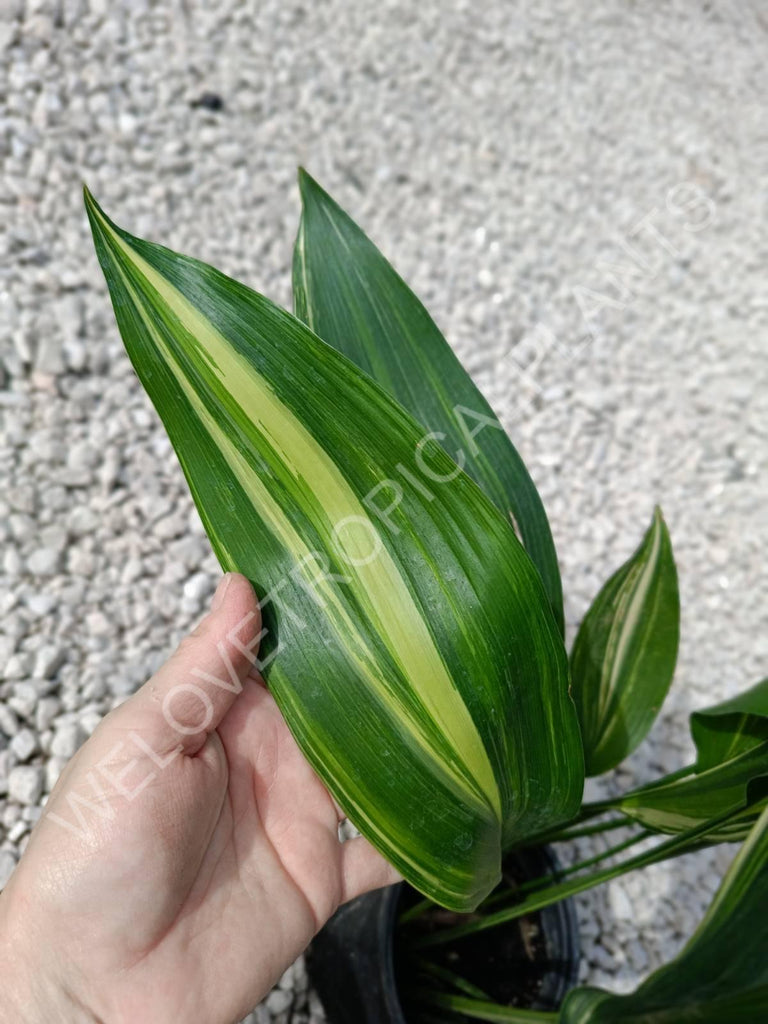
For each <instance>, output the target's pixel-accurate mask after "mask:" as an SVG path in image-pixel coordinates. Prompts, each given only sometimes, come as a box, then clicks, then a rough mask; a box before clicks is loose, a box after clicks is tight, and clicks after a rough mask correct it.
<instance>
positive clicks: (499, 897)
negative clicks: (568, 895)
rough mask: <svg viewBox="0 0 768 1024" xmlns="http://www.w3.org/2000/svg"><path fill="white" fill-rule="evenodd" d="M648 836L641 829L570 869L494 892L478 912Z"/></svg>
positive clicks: (619, 851)
mask: <svg viewBox="0 0 768 1024" xmlns="http://www.w3.org/2000/svg"><path fill="white" fill-rule="evenodd" d="M650 835H653V833H652V832H650V831H649V830H648V829H642V830H641V831H640V832H638V833H636V834H635V835H633V836H630V837H629V838H628V839H624V840H623V841H622V842H620V843H617V844H616V845H615V846H611V847H609V848H608V849H607V850H603V851H602V853H598V854H595V856H593V857H589V858H588V859H587V860H581V861H578V863H576V864H571V866H570V867H567V868H561V869H560V870H559V871H556V872H553V874H551V875H540V876H539V877H538V878H530V879H529V880H528V881H527V882H523V883H522V885H519V886H518V887H517V888H516V889H503V890H501V891H499V892H495V893H493V894H492V895H491V896H488V897H487V898H486V899H484V900H483V902H482V903H481V904H480V906H479V907H478V910H481V911H482V910H486V909H487V908H488V907H495V906H498V905H499V904H500V903H504V902H505V901H506V900H509V899H510V898H512V899H514V898H516V897H517V896H520V895H523V894H524V893H530V892H538V891H539V890H540V889H542V888H545V887H549V886H550V885H551V884H553V883H555V882H560V881H562V879H564V878H567V877H568V876H569V875H573V874H575V873H576V872H577V871H583V870H584V868H591V867H592V866H593V865H594V864H599V863H600V861H601V860H606V859H607V858H608V857H614V856H616V854H618V853H623V852H624V850H627V849H629V847H630V846H634V845H635V843H639V842H640V840H641V839H647V838H648V836H650Z"/></svg>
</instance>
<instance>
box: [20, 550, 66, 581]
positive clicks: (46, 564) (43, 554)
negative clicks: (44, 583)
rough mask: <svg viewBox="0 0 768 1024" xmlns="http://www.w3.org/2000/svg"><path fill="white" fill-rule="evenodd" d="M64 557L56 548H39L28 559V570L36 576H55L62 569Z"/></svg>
mask: <svg viewBox="0 0 768 1024" xmlns="http://www.w3.org/2000/svg"><path fill="white" fill-rule="evenodd" d="M62 555H63V552H62V551H60V550H57V549H56V548H37V550H36V551H33V552H32V554H31V555H30V556H29V558H28V559H27V569H28V570H29V572H31V573H33V574H34V575H36V576H53V575H54V574H55V573H57V572H58V571H59V569H60V568H61V561H62Z"/></svg>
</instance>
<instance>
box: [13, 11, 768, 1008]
mask: <svg viewBox="0 0 768 1024" xmlns="http://www.w3.org/2000/svg"><path fill="white" fill-rule="evenodd" d="M255 11H257V12H258V13H254V12H255ZM767 26H768V22H767V21H766V19H765V16H764V14H763V13H762V10H761V8H760V6H759V0H751V2H739V3H736V2H735V0H734V2H732V3H725V2H723V3H719V4H707V3H704V2H703V0H675V2H674V3H667V4H658V3H648V4H639V5H627V4H626V3H625V2H624V0H596V2H595V3H593V4H589V5H585V4H583V3H580V2H578V0H557V2H552V0H547V2H544V3H539V4H526V3H519V4H516V5H511V4H507V3H503V2H501V0H497V2H493V3H491V4H488V5H485V6H484V7H483V8H482V9H478V8H477V5H476V4H472V3H470V2H469V0H457V2H454V3H451V4H448V5H446V4H439V3H437V2H435V0H431V2H426V3H422V4H419V5H418V7H414V6H413V5H412V4H411V3H409V2H407V0H402V2H391V0H384V2H382V0H377V2H376V3H371V2H368V0H358V2H354V3H353V2H351V0H349V2H342V0H334V2H330V3H326V4H298V3H294V2H288V3H285V2H278V0H265V2H262V3H260V4H258V5H251V4H243V3H238V2H234V0H221V2H219V3H217V4H214V5H210V4H203V3H201V2H200V0H188V2H186V3H174V4H164V5H160V4H157V3H154V2H149V0H122V2H118V0H115V2H113V3H109V4H108V3H106V0H90V2H86V0H59V2H54V0H26V2H25V0H5V4H4V6H3V14H2V18H0V161H1V162H2V172H1V177H2V181H1V182H0V211H1V212H0V355H1V357H2V358H1V359H0V416H2V428H1V429H2V434H1V435H0V545H1V557H0V569H1V570H2V577H1V578H0V579H1V583H0V672H1V673H2V680H3V681H2V682H1V683H0V885H2V884H4V881H5V880H6V879H7V877H8V875H9V873H10V871H11V870H12V867H13V862H14V860H15V858H16V857H17V856H18V854H19V853H20V852H21V851H22V850H23V849H24V845H25V843H26V841H27V836H28V830H29V828H30V827H31V825H32V824H33V822H34V820H35V819H36V815H37V814H38V813H39V807H40V802H41V800H42V799H44V796H43V793H44V792H45V791H48V790H49V789H50V787H51V786H52V785H53V783H54V781H55V779H56V778H57V777H58V774H59V772H60V771H61V768H62V766H63V764H64V763H65V759H66V758H67V757H69V756H70V755H71V754H72V753H73V752H74V750H76V748H77V746H78V745H79V743H81V742H82V740H83V739H84V737H85V735H87V734H88V733H89V732H90V731H92V729H93V727H94V725H95V723H96V722H97V721H98V719H99V717H100V716H101V715H102V714H103V713H104V712H106V711H107V710H108V709H109V708H110V706H112V705H113V704H114V703H115V702H118V701H120V700H121V699H123V698H124V697H125V695H126V694H128V693H130V692H131V691H132V690H133V688H134V687H135V686H136V685H138V684H139V683H141V682H142V681H143V680H144V679H145V678H146V677H147V675H148V674H149V673H151V672H152V671H153V669H154V668H155V667H156V666H157V665H158V664H160V663H161V662H162V660H163V659H164V658H165V657H166V655H167V654H168V653H169V651H170V650H171V648H172V647H173V646H174V644H175V642H176V641H177V639H178V638H179V637H180V636H181V635H182V634H183V633H184V632H185V631H186V630H188V628H189V626H190V624H191V623H192V622H193V620H195V619H196V617H197V616H198V615H199V614H200V612H201V611H202V609H203V608H204V606H205V604H206V602H207V601H208V598H209V595H210V593H211V591H212V587H213V585H214V582H215V578H216V576H217V566H216V563H215V560H214V558H213V557H212V556H211V554H210V552H209V549H208V544H207V541H206V539H205V537H204V535H203V532H202V529H201V527H200V524H199V521H198V518H197V516H196V514H195V513H194V511H193V509H192V506H191V502H190V499H189V497H188V495H187V491H186V487H185V485H184V483H183V480H182V475H181V471H180V470H179V468H178V466H177V464H176V462H175V460H174V458H173V456H172V453H171V451H170V447H169V444H168V442H167V440H166V438H165V436H164V434H163V432H162V430H161V428H160V426H159V423H158V421H157V418H156V416H155V415H154V413H153V411H152V410H151V408H150V406H149V403H148V401H147V400H146V398H145V397H144V394H143V392H142V390H141V388H140V387H139V385H138V383H137V381H136V380H135V378H134V376H133V373H132V370H131V368H130V366H129V363H128V360H127V358H126V356H125V355H124V353H123V350H122V347H121V344H120V342H119V339H118V335H117V331H116V328H115V324H114V321H113V317H112V313H111V310H110V307H109V303H108V300H107V297H106V290H105V286H104V282H103V279H102V276H101V273H100V271H99V268H98V265H97V262H96V259H95V256H94V254H93V251H92V246H91V242H90V239H89V235H88V228H87V224H86V218H85V215H84V213H83V208H82V201H81V193H80V186H81V182H82V180H83V179H85V180H87V182H88V184H89V186H90V187H91V189H92V190H93V191H94V193H95V194H96V196H97V197H98V198H99V199H100V201H101V202H102V203H103V204H104V205H105V207H106V209H107V210H108V211H109V212H111V213H114V215H115V216H116V217H117V218H118V219H119V220H120V221H121V222H122V223H124V224H125V225H126V226H128V227H130V228H132V229H133V230H135V231H136V232H137V233H139V234H145V235H149V236H151V237H155V238H157V239H159V240H162V241H164V242H166V243H168V244H170V245H172V246H173V247H175V248H177V249H181V250H182V251H187V252H191V253H194V254H195V255H197V256H199V257H202V258H203V259H206V260H208V261H210V262H212V263H214V264H216V265H218V266H219V267H221V268H222V269H223V270H225V271H226V272H228V273H231V274H233V275H235V276H238V277H240V278H242V279H244V280H245V281H248V282H250V283H252V284H254V285H255V286H256V287H258V288H260V289H261V290H263V291H265V292H266V293H268V294H269V295H271V296H273V297H274V298H276V299H277V300H279V301H282V302H285V303H287V302H289V295H290V292H289V281H290V269H289V268H290V255H291V245H292V240H293V235H294V232H295V228H296V223H297V214H298V196H297V191H296V188H295V184H294V180H295V167H296V164H297V163H299V162H301V163H305V164H306V165H307V166H308V168H309V169H310V171H311V172H312V173H313V174H315V175H316V176H317V177H318V178H319V179H320V180H321V182H323V183H324V184H325V185H326V186H327V187H328V188H329V189H330V190H331V191H332V192H333V193H334V194H336V195H337V196H338V198H339V199H340V200H341V201H342V202H343V203H344V204H345V205H346V206H347V207H348V208H349V209H350V211H351V212H353V214H355V215H356V216H357V217H358V219H359V220H360V221H361V222H362V223H363V224H364V225H365V226H366V227H367V228H368V229H369V230H370V232H371V234H372V235H373V237H374V238H375V239H377V240H378V241H379V243H380V244H381V246H382V247H383V249H384V250H385V251H386V252H387V253H388V254H390V255H391V256H392V257H393V259H394V260H395V262H396V263H397V265H398V267H399V268H400V270H401V271H402V272H403V273H404V274H405V276H406V277H407V278H408V279H410V280H411V281H412V283H413V284H414V285H415V286H416V288H417V290H418V291H419V292H420V293H421V294H422V296H423V297H424V298H425V300H426V301H427V302H428V304H429V306H430V308H431V309H432V311H433V312H434V314H435V316H436V317H437V319H438V321H439V322H440V323H441V324H443V325H444V326H445V328H446V330H447V333H448V336H449V338H450V340H451V342H452V344H453V345H454V346H455V347H456V348H457V350H458V351H459V352H460V353H461V354H462V356H463V358H464V359H465V361H466V363H467V365H468V366H469V367H470V369H471V370H472V372H473V373H474V374H475V375H476V378H477V380H478V381H479V382H480V383H481V385H482V386H484V387H485V388H486V389H487V390H488V392H489V394H490V396H491V397H492V398H493V400H494V402H495V403H496V405H497V407H498V409H499V410H500V412H501V413H503V415H504V417H505V419H506V421H507V422H508V424H509V425H510V427H511V428H512V429H513V432H514V436H515V438H516V440H517V442H518V444H519V447H520V449H521V451H522V453H523V455H524V456H525V458H526V459H527V460H528V463H529V465H530V467H531V470H532V472H533V474H534V476H535V478H536V480H537V481H538V482H539V484H540V487H541V491H542V495H543V497H544V499H545V502H546V504H547V507H548V509H549V512H550V516H551V520H552V524H553V529H554V532H555V535H556V540H557V543H558V546H559V550H560V553H561V560H562V567H563V573H564V581H565V588H566V593H567V597H568V603H567V615H568V619H569V623H570V624H571V626H573V625H574V624H575V623H577V622H578V620H579V618H580V617H581V615H582V614H583V612H584V610H585V608H586V607H587V604H588V602H589V600H590V598H591V597H592V596H593V595H594V593H595V592H596V590H597V588H598V587H599V585H600V584H601V582H602V581H603V580H604V579H605V577H606V576H607V574H608V573H609V572H610V571H611V570H612V569H613V568H614V567H615V566H616V565H617V564H618V563H619V562H620V561H621V560H623V559H624V558H625V557H626V556H627V555H628V554H629V553H630V551H631V550H632V549H633V548H634V547H635V545H636V543H637V542H638V539H639V537H640V535H641V533H642V531H643V529H644V528H645V526H646V524H647V523H648V521H649V519H650V515H651V510H652V506H653V503H654V502H656V501H658V502H660V503H661V505H662V507H663V509H664V512H665V515H666V517H667V520H668V523H669V526H670V529H671V532H672V537H673V542H674V545H675V551H676V555H677V559H678V563H679V568H680V575H681V588H682V602H683V641H682V650H681V655H680V664H679V673H678V678H677V682H676V685H675V689H674V692H673V695H672V696H671V699H670V701H669V703H668V705H667V707H666V708H665V710H664V712H663V714H662V716H661V718H660V720H659V722H658V724H657V726H656V727H655V729H654V730H653V734H652V737H651V739H650V741H649V742H647V743H646V744H645V745H644V746H643V747H642V749H641V750H640V751H638V752H637V753H636V754H635V756H633V757H632V758H631V760H630V761H629V763H628V764H627V765H626V766H625V767H624V768H623V769H622V770H621V772H620V773H618V774H617V776H616V778H611V779H609V780H607V781H606V782H605V783H603V784H602V786H600V787H598V786H592V787H591V789H592V791H594V792H598V791H599V792H605V791H609V792H614V791H615V790H616V788H617V787H618V786H622V787H627V786H630V785H632V784H635V783H638V782H642V781H645V780H647V779H649V778H652V777H654V776H655V775H656V774H658V773H659V772H661V771H665V770H670V769H674V768H676V767H678V766H679V765H681V764H682V763H683V762H684V761H686V760H687V759H688V758H690V756H691V751H692V747H691V743H690V740H689V736H688V730H687V716H688V713H689V712H690V710H691V709H692V708H694V707H696V706H697V705H700V704H702V703H708V702H712V701H715V700H717V699H719V698H722V697H724V696H726V695H728V694H732V693H734V692H735V691H736V690H738V689H739V688H740V687H743V686H746V685H748V684H749V683H751V682H753V681H755V680H756V679H757V678H759V677H760V676H761V675H763V674H765V668H766V662H768V628H767V627H768V621H767V616H768V612H767V611H766V609H768V601H766V598H767V597H768V586H767V585H766V574H765V569H764V557H763V553H764V551H765V550H766V549H767V548H768V516H766V514H765V504H766V497H767V496H768V495H767V494H766V483H765V480H766V470H768V466H766V459H767V456H766V452H768V443H766V442H767V440H768V355H767V353H766V343H765V335H766V321H767V320H768V300H767V297H766V293H765V278H764V264H765V255H766V230H765V223H766V204H765V195H766V193H765V182H766V174H767V173H768V137H767V136H766V133H765V122H764V97H765V92H766V71H765V60H764V55H765V48H766V43H767V42H768V40H767V39H766V28H767ZM204 93H213V94H215V95H216V96H218V97H220V99H221V101H222V103H223V108H222V109H221V110H218V111H216V110H210V109H206V107H205V105H200V104H199V103H196V102H195V101H198V100H200V98H201V97H202V96H203V94H204ZM208 105H209V106H210V105H211V104H210V102H209V103H208ZM215 105H216V104H215V103H214V104H213V106H215ZM694 187H695V188H696V189H699V190H700V191H701V193H703V194H704V195H706V197H707V198H708V201H709V202H710V203H711V206H710V207H707V206H703V205H702V204H701V202H699V203H698V205H696V204H695V203H694V205H692V206H690V207H689V208H687V209H683V205H682V204H684V202H685V201H690V200H691V199H692V198H695V197H694V194H693V193H692V191H691V189H692V188H694ZM705 215H706V216H705ZM640 224H642V226H641V227H640V228H638V225H640ZM627 244H631V246H632V247H633V249H634V250H635V258H636V259H640V260H641V261H643V263H644V269H643V270H642V271H637V270H635V272H634V273H633V274H631V275H629V276H628V277H625V287H623V288H622V287H621V283H620V282H617V281H616V279H615V278H614V279H612V278H611V271H610V269H606V267H605V265H604V264H605V263H606V262H608V263H614V264H615V263H621V264H624V271H623V273H624V274H626V266H627V264H628V263H630V262H631V256H630V254H629V253H628V252H627ZM636 266H637V264H636ZM594 293H602V294H603V295H608V296H610V299H611V302H610V303H609V304H608V306H607V308H606V309H605V310H604V312H603V314H602V316H600V317H598V318H597V321H598V322H595V321H594V320H592V321H589V322H588V321H587V320H586V319H585V316H584V311H585V310H587V311H588V310H589V309H592V308H594V306H595V304H596V303H597V302H598V301H600V300H598V299H596V297H595V295H594ZM592 849H593V847H592V846H591V845H590V844H588V843H584V844H582V848H581V850H580V852H582V853H587V852H588V851H590V850H592ZM730 855H731V853H730V851H729V850H727V849H720V850H716V851H714V852H705V853H702V854H699V855H697V856H696V857H691V858H687V859H683V860H680V861H677V862H673V863H671V864H668V865H662V866H659V867H657V868H655V869H654V870H652V871H649V872H646V873H645V875H644V876H643V877H642V878H640V877H633V878H628V879H625V880H624V881H622V882H621V883H614V884H612V885H611V886H609V887H608V888H607V889H606V890H603V891H601V892H600V893H598V894H593V895H589V896H585V897H584V898H582V899H581V900H580V901H579V907H580V913H581V917H582V924H583V934H584V952H585V961H584V969H583V976H584V978H585V979H589V980H590V981H592V982H594V983H598V984H600V983H605V984H607V985H611V986H613V987H621V988H626V987H629V986H632V985H634V984H635V983H636V982H637V981H638V979H639V978H641V977H642V976H643V975H644V974H645V973H646V972H647V971H648V970H649V969H651V968H654V967H656V966H657V965H658V964H659V963H661V962H662V961H663V960H664V959H666V958H668V957H669V956H670V955H671V954H672V953H674V952H675V951H676V950H677V949H678V948H679V947H680V945H681V943H682V941H683V939H684V937H685V936H686V935H687V934H689V933H690V930H691V928H692V927H693V926H694V924H695V922H696V921H697V920H698V918H699V917H700V916H701V914H702V912H703V908H704V906H705V903H706V901H707V899H708V898H709V894H710V893H711V892H712V890H713V888H714V887H715V886H716V884H717V878H718V876H719V874H720V872H721V871H722V869H723V868H724V867H725V865H726V864H727V862H728V861H729V858H730ZM310 1018H311V1020H312V1021H320V1020H321V1019H322V1017H321V1014H320V1011H319V1009H318V1008H317V1004H316V1001H314V1000H313V1001H311V1002H308V1000H307V995H306V978H305V975H304V974H303V971H302V970H301V969H300V967H297V968H296V970H295V971H291V972H289V974H288V975H287V976H286V978H285V979H284V980H283V982H282V983H281V985H280V987H279V988H278V989H277V990H276V991H275V992H274V993H273V994H272V995H271V996H270V997H269V999H268V1000H267V1001H266V1003H265V1005H264V1006H263V1007H261V1008H260V1009H259V1010H258V1011H256V1012H255V1015H254V1016H253V1017H252V1018H251V1019H252V1020H253V1021H258V1022H262V1024H263V1022H265V1021H269V1020H276V1021H288V1020H290V1021H293V1022H296V1024H299V1022H306V1021H308V1020H309V1019H310Z"/></svg>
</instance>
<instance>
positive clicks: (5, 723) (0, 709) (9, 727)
mask: <svg viewBox="0 0 768 1024" xmlns="http://www.w3.org/2000/svg"><path fill="white" fill-rule="evenodd" d="M18 730H19V720H18V718H17V717H16V712H15V711H13V709H12V708H10V707H8V705H7V704H5V703H4V702H3V701H2V700H0V731H2V732H4V733H5V735H6V736H15V735H16V733H17V732H18Z"/></svg>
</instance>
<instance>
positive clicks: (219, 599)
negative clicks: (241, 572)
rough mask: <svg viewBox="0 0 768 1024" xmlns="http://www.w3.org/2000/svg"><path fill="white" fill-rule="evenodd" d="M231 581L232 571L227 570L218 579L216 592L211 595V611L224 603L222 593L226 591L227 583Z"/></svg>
mask: <svg viewBox="0 0 768 1024" xmlns="http://www.w3.org/2000/svg"><path fill="white" fill-rule="evenodd" d="M231 582H232V573H231V572H228V573H226V574H225V575H224V576H222V577H221V579H220V580H219V585H218V587H216V593H215V594H214V595H213V601H212V602H211V611H212V612H215V611H216V610H217V609H218V608H221V606H222V605H223V604H224V595H225V594H226V592H227V588H228V587H229V584H230V583H231Z"/></svg>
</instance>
